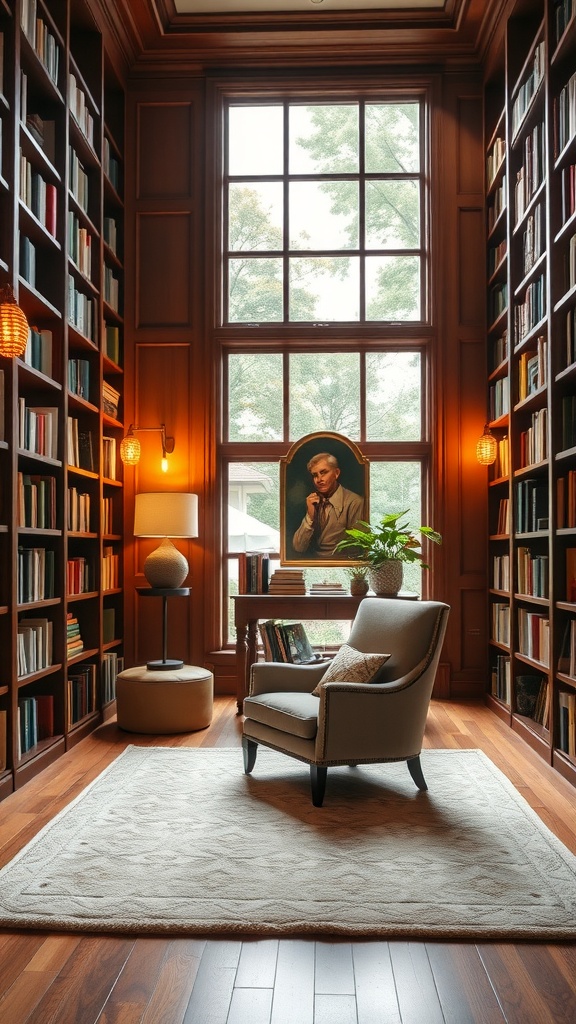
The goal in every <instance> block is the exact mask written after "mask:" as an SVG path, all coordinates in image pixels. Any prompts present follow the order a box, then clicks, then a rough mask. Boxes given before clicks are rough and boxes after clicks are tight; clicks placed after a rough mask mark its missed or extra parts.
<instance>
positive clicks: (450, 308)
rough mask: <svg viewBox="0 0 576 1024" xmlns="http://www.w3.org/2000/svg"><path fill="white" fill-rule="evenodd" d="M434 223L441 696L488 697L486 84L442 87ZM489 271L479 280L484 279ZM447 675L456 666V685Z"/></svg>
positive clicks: (471, 80) (455, 80) (462, 79)
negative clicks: (481, 441) (444, 621)
mask: <svg viewBox="0 0 576 1024" xmlns="http://www.w3.org/2000/svg"><path fill="white" fill-rule="evenodd" d="M437 120H438V126H437V138H436V146H437V151H436V158H435V163H434V166H433V169H432V175H433V179H435V193H434V201H435V204H436V209H437V210H439V211H441V217H437V219H436V221H433V226H434V227H435V230H436V233H437V236H436V239H435V242H433V252H434V253H438V257H439V260H438V263H437V264H436V265H435V269H436V271H437V278H436V291H435V325H436V324H437V329H438V337H439V352H438V368H439V374H440V379H439V382H438V409H439V415H440V417H441V420H442V422H441V424H440V423H439V424H437V425H436V428H437V432H438V431H441V432H442V440H441V445H440V449H439V450H440V451H441V458H440V459H439V461H438V464H437V482H436V487H437V495H438V496H439V501H438V504H439V507H441V508H442V515H443V523H442V526H441V527H439V528H440V529H441V530H442V532H443V534H444V556H443V563H444V564H443V580H442V589H441V590H439V589H438V583H437V582H434V596H436V597H440V598H443V599H444V600H446V601H448V603H449V604H450V605H451V607H452V613H451V617H450V622H449V627H448V632H447V637H446V642H445V646H444V656H443V659H442V660H443V665H444V670H443V671H442V672H441V673H439V676H438V680H437V685H436V688H435V694H436V695H437V696H455V695H457V694H461V695H466V696H475V695H480V694H481V693H482V692H483V690H484V688H485V680H486V671H487V667H486V647H487V631H486V621H485V620H486V616H485V611H484V604H485V592H486V591H485V588H486V557H487V556H486V546H485V544H484V541H483V539H482V538H483V537H484V536H485V534H484V530H485V526H486V497H485V483H486V480H485V470H483V469H482V468H481V467H480V466H479V465H478V464H477V462H476V459H475V446H476V440H477V438H478V436H479V434H480V433H481V431H482V427H483V425H484V420H485V408H486V401H485V390H484V389H483V388H482V386H481V385H482V371H483V368H485V365H486V363H485V340H484V307H485V298H484V287H485V275H484V241H483V150H482V101H481V82H480V78H479V76H476V75H473V74H470V75H456V74H455V75H450V74H446V75H444V76H443V79H442V100H441V103H440V105H439V111H438V117H437ZM479 268H480V272H479ZM446 665H449V666H450V681H449V683H448V674H447V672H446Z"/></svg>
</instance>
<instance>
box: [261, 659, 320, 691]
mask: <svg viewBox="0 0 576 1024" xmlns="http://www.w3.org/2000/svg"><path fill="white" fill-rule="evenodd" d="M328 665H329V662H327V661H326V662H322V663H321V664H319V665H290V664H287V663H285V662H282V661H257V662H254V664H253V665H252V666H251V668H250V688H249V695H250V697H254V696H256V694H259V693H312V690H313V689H314V687H315V686H316V683H318V682H319V681H320V680H321V678H322V676H323V675H324V673H325V671H326V669H327V668H328Z"/></svg>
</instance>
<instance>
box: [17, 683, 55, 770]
mask: <svg viewBox="0 0 576 1024" xmlns="http://www.w3.org/2000/svg"><path fill="white" fill-rule="evenodd" d="M53 735H54V697H53V695H52V694H51V693H43V694H38V696H36V697H22V698H21V699H20V700H19V701H18V757H22V754H25V753H27V751H28V750H31V749H32V747H35V746H36V744H37V743H38V742H39V741H40V740H47V739H50V737H51V736H53Z"/></svg>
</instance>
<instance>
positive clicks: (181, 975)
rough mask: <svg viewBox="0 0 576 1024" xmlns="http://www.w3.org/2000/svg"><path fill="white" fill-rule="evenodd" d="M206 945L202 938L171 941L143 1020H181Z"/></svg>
mask: <svg viewBox="0 0 576 1024" xmlns="http://www.w3.org/2000/svg"><path fill="white" fill-rule="evenodd" d="M205 948H206V943H205V942H204V940H202V939H180V940H178V939H175V940H173V941H172V942H170V944H169V946H168V948H167V950H166V954H165V956H164V959H163V961H162V968H161V971H160V975H159V979H158V982H157V984H156V985H155V987H154V991H153V994H152V998H151V999H150V1001H149V1002H148V1005H147V1006H146V1009H145V1011H144V1014H143V1015H142V1024H181V1021H183V1020H184V1017H185V1015H186V1012H187V1008H188V1005H189V1001H190V995H191V992H192V990H193V988H194V984H195V982H196V978H197V977H198V971H199V970H200V964H201V963H202V957H203V954H204V950H205Z"/></svg>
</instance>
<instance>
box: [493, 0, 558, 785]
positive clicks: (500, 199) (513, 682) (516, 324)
mask: <svg viewBox="0 0 576 1024" xmlns="http://www.w3.org/2000/svg"><path fill="white" fill-rule="evenodd" d="M575 47H576V16H575V11H574V4H573V3H571V2H570V0H566V3H564V4H558V3H556V2H553V0H527V2H525V0H519V2H518V3H517V4H516V5H515V7H513V8H512V9H511V11H510V14H509V16H508V20H507V23H506V26H505V31H504V32H503V34H502V54H501V59H499V60H493V61H492V68H493V70H492V72H491V74H490V77H489V78H488V79H487V81H486V83H485V99H486V103H485V117H486V123H485V140H486V141H485V151H486V230H487V254H488V255H487V295H488V302H487V324H488V408H489V411H490V412H489V414H490V416H491V417H492V419H491V427H492V429H493V432H494V434H495V435H496V436H497V437H498V439H499V441H500V442H503V441H504V439H505V438H507V445H508V460H507V462H508V464H507V465H505V466H504V468H503V467H502V465H500V464H497V465H496V466H495V467H492V469H491V470H490V482H489V520H490V538H489V548H490V571H491V572H492V579H491V581H490V588H491V589H490V591H489V616H490V667H491V678H490V681H489V687H488V696H487V700H488V702H489V704H490V705H491V706H492V708H493V709H494V710H495V711H496V713H497V714H498V715H499V716H500V717H501V718H503V719H504V720H505V721H506V722H507V723H508V724H509V725H510V727H511V728H513V729H514V730H516V731H517V732H519V733H520V734H521V735H522V736H523V737H524V738H525V739H526V740H527V741H528V742H529V743H530V744H531V745H532V746H533V747H534V749H535V750H537V751H538V752H539V753H540V754H541V755H542V756H543V757H544V758H545V759H546V760H547V761H548V762H549V763H551V764H553V765H554V766H555V767H556V768H557V769H558V770H559V771H560V772H561V773H562V774H563V775H564V776H565V777H566V778H568V779H569V780H570V781H571V782H573V783H574V784H575V785H576V758H575V757H574V750H573V747H574V729H575V728H576V726H575V725H574V722H573V718H572V719H571V722H570V724H569V725H568V721H567V715H568V711H567V710H565V709H566V706H567V705H569V704H570V703H573V701H572V700H566V699H565V697H566V695H568V696H569V697H570V698H571V697H572V695H574V694H575V693H576V657H575V650H576V603H574V601H575V600H576V593H574V592H573V591H574V587H572V585H571V579H570V578H569V577H571V567H572V565H573V564H574V567H575V570H574V571H575V573H576V504H575V502H576V487H575V481H576V472H575V471H576V365H575V364H576V350H575V344H576V338H575V330H576V215H575V208H574V202H575V200H574V195H575V177H574V176H575V174H576V169H575V165H576V79H575V77H574V52H575ZM504 461H505V462H506V460H504ZM505 513H507V515H508V529H505V528H504V527H503V525H502V524H503V522H505V520H506V515H505ZM571 549H574V555H572V554H571ZM571 646H572V648H574V649H573V650H571ZM570 732H571V733H572V738H571V739H570V740H569V736H570ZM569 745H570V749H568V747H569Z"/></svg>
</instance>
